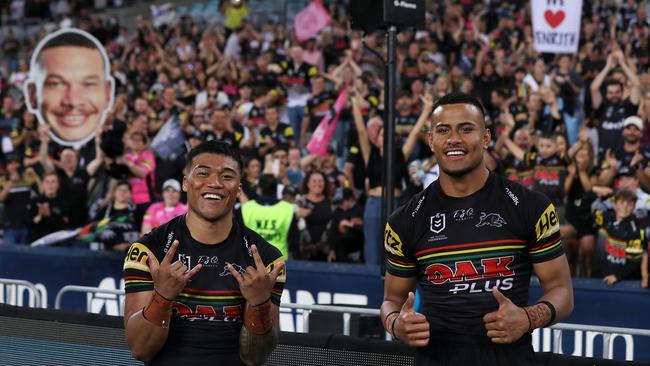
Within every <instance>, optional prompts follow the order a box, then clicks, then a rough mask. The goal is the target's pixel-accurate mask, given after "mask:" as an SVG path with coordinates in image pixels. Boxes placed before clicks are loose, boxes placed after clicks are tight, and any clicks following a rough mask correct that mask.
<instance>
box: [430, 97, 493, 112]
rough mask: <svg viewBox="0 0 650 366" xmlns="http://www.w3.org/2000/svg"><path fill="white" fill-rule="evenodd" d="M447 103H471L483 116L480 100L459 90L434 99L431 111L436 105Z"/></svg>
mask: <svg viewBox="0 0 650 366" xmlns="http://www.w3.org/2000/svg"><path fill="white" fill-rule="evenodd" d="M447 104H471V105H473V106H474V107H476V108H477V109H478V110H479V111H480V112H481V116H482V117H483V118H485V108H484V107H483V104H481V101H480V100H478V99H477V98H476V97H474V96H471V95H469V94H465V93H461V92H452V93H449V94H445V95H444V96H442V97H441V98H440V99H438V100H436V102H435V103H433V109H432V111H435V110H436V109H438V107H441V106H443V105H447Z"/></svg>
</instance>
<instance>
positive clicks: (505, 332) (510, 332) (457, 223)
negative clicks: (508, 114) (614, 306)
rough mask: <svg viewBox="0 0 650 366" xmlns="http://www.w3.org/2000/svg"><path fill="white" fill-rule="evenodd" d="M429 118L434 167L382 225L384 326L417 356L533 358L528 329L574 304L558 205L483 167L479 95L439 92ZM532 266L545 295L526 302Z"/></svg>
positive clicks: (427, 361) (436, 360) (444, 360)
mask: <svg viewBox="0 0 650 366" xmlns="http://www.w3.org/2000/svg"><path fill="white" fill-rule="evenodd" d="M430 123H431V129H430V132H429V146H430V148H431V150H432V151H433V153H434V155H435V157H436V159H437V161H438V164H439V165H440V177H439V179H438V180H437V181H435V182H434V183H432V184H431V185H430V186H429V187H428V188H427V189H425V190H424V191H423V192H421V193H420V194H418V195H416V196H414V197H413V198H412V199H411V200H410V201H409V202H408V203H407V204H406V205H404V206H401V207H400V208H398V209H397V210H396V211H395V212H394V213H393V214H392V215H391V217H390V218H389V220H388V223H387V225H386V229H385V241H384V249H385V254H386V258H387V260H386V269H387V273H386V279H385V281H386V283H385V285H384V302H383V304H382V306H381V314H382V321H383V324H384V327H385V329H386V330H387V331H388V332H390V334H392V335H393V337H395V338H397V339H399V340H401V341H402V342H404V343H406V344H408V345H410V346H412V347H417V348H416V365H500V366H502V365H536V364H538V363H536V359H535V353H534V352H533V347H532V345H531V332H532V331H533V330H534V329H535V328H540V327H546V326H548V325H550V324H553V323H554V322H555V321H557V320H560V319H562V318H564V317H566V316H568V315H569V314H570V313H571V311H572V308H573V288H572V284H571V276H570V272H569V266H568V264H567V260H566V256H565V255H564V252H563V250H562V243H561V241H560V238H559V231H560V228H559V222H558V220H557V215H556V213H555V207H554V206H553V204H552V203H551V202H550V201H549V200H548V199H547V198H546V197H544V196H543V195H541V194H539V193H537V192H534V191H530V190H527V189H525V188H524V187H522V186H520V185H518V184H516V183H514V182H509V181H507V180H505V179H504V178H502V177H499V176H497V175H496V174H494V173H490V172H489V171H488V169H487V168H486V166H485V161H484V153H485V150H486V149H487V148H488V145H489V143H490V139H491V137H490V132H489V130H488V129H487V128H486V126H485V119H484V110H483V107H482V105H481V104H480V102H479V101H478V100H477V99H475V98H474V97H471V96H469V95H467V94H462V93H452V94H448V95H445V96H443V97H442V98H440V99H438V101H437V102H436V103H435V104H434V106H433V114H432V115H431V117H430ZM533 271H534V272H535V273H536V275H537V277H538V278H539V280H540V283H541V287H542V289H543V291H544V295H543V296H542V297H541V298H540V300H539V302H538V303H536V304H534V305H531V306H528V303H527V302H528V289H529V285H530V276H531V275H532V273H533ZM416 285H417V287H418V288H419V289H420V291H421V295H422V308H421V313H420V312H417V311H416V309H415V308H414V306H413V304H414V294H413V291H414V289H415V287H416Z"/></svg>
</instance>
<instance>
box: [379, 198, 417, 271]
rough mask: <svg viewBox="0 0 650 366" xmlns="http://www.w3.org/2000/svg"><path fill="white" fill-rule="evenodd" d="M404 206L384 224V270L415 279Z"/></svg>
mask: <svg viewBox="0 0 650 366" xmlns="http://www.w3.org/2000/svg"><path fill="white" fill-rule="evenodd" d="M406 206H409V205H405V206H403V207H401V208H400V209H398V210H397V211H396V212H395V213H394V214H393V215H391V217H390V218H389V219H388V222H387V223H386V228H385V230H384V254H385V255H386V270H387V271H388V273H390V274H391V275H394V276H398V277H417V275H418V269H417V260H416V259H415V257H414V256H413V253H412V251H411V250H410V249H411V247H412V243H409V242H408V240H409V238H410V236H408V235H407V232H408V231H407V230H408V220H406V218H407V217H406V216H407V215H405V214H404V212H405V210H404V207H406Z"/></svg>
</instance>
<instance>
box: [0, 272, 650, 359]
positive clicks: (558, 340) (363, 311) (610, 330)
mask: <svg viewBox="0 0 650 366" xmlns="http://www.w3.org/2000/svg"><path fill="white" fill-rule="evenodd" d="M22 282H26V281H22ZM0 283H2V280H1V279H0ZM68 292H84V293H104V294H114V295H124V291H123V290H107V289H101V288H98V287H88V286H75V285H68V286H65V287H63V288H62V289H61V290H60V291H59V293H58V294H57V296H56V300H55V309H56V310H60V309H61V300H62V298H63V295H64V294H65V293H68ZM281 308H285V309H293V310H298V311H300V312H301V314H302V329H303V332H304V333H309V332H310V320H311V314H312V313H313V312H320V313H336V314H341V315H342V321H343V327H342V333H343V335H344V336H349V335H351V319H352V315H363V316H375V317H379V310H378V309H370V308H360V307H352V306H335V305H306V304H288V303H283V304H281ZM549 328H550V329H551V330H552V336H553V340H554V341H553V349H552V351H553V353H556V354H559V353H560V352H561V345H562V331H563V330H566V331H583V332H598V333H602V334H603V345H602V347H603V353H602V354H603V358H604V359H612V342H613V340H614V335H632V336H645V337H650V330H646V329H635V328H622V327H610V326H607V327H603V326H594V325H583V324H569V323H558V324H554V325H553V326H551V327H549ZM541 331H543V330H542V329H539V330H536V331H535V332H541ZM383 338H384V339H385V340H387V341H389V340H391V339H392V338H391V336H390V335H389V334H388V333H387V332H383Z"/></svg>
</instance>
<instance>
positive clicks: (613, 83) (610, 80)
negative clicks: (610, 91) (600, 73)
mask: <svg viewBox="0 0 650 366" xmlns="http://www.w3.org/2000/svg"><path fill="white" fill-rule="evenodd" d="M610 85H618V86H619V87H620V88H621V90H623V83H621V82H620V81H619V80H616V79H609V80H607V81H605V90H607V88H608V87H609V86H610Z"/></svg>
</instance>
